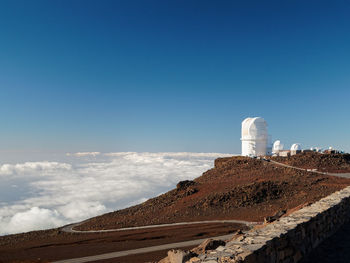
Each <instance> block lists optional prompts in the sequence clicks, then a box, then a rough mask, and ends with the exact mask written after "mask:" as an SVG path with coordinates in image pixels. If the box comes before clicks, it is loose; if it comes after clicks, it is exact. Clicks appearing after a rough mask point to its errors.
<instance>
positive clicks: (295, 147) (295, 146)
mask: <svg viewBox="0 0 350 263" xmlns="http://www.w3.org/2000/svg"><path fill="white" fill-rule="evenodd" d="M290 150H291V151H300V150H301V144H300V143H294V144H293V145H292V147H290Z"/></svg>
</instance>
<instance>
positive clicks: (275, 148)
mask: <svg viewBox="0 0 350 263" xmlns="http://www.w3.org/2000/svg"><path fill="white" fill-rule="evenodd" d="M283 147H284V145H283V143H281V141H280V140H277V141H275V142H274V143H273V146H272V152H273V153H278V152H280V151H282V150H283Z"/></svg>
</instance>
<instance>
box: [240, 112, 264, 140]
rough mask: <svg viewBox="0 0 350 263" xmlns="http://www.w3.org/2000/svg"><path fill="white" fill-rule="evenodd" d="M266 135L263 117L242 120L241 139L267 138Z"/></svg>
mask: <svg viewBox="0 0 350 263" xmlns="http://www.w3.org/2000/svg"><path fill="white" fill-rule="evenodd" d="M267 137H268V133H267V123H266V121H265V120H264V119H263V118H261V117H255V118H246V119H245V120H244V121H243V122H242V139H252V140H254V139H267Z"/></svg>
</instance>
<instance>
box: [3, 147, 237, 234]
mask: <svg viewBox="0 0 350 263" xmlns="http://www.w3.org/2000/svg"><path fill="white" fill-rule="evenodd" d="M224 156H231V155H229V154H220V153H136V152H117V153H100V152H79V153H70V154H67V155H66V157H65V159H64V161H61V162H53V161H39V162H38V161H36V162H23V163H18V164H0V235H5V234H14V233H20V232H26V231H31V230H39V229H48V228H53V227H58V226H62V225H65V224H69V223H72V222H78V221H81V220H84V219H86V218H89V217H93V216H96V215H99V214H103V213H106V212H109V211H114V210H117V209H121V208H124V207H128V206H130V205H134V204H138V203H141V202H143V201H145V200H147V199H148V198H151V197H154V196H157V195H159V194H161V193H164V192H166V191H168V190H170V189H172V188H174V187H175V185H176V184H177V182H179V181H181V180H188V179H193V178H195V177H198V176H200V175H201V174H202V173H203V172H204V171H206V170H208V169H210V168H212V167H213V161H214V159H216V158H218V157H224Z"/></svg>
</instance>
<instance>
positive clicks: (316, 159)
mask: <svg viewBox="0 0 350 263" xmlns="http://www.w3.org/2000/svg"><path fill="white" fill-rule="evenodd" d="M271 159H272V160H274V161H277V162H281V163H284V164H288V165H291V166H297V167H300V168H305V169H317V170H318V171H321V172H330V173H350V154H321V153H316V152H303V153H300V154H297V155H293V156H290V157H271Z"/></svg>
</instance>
